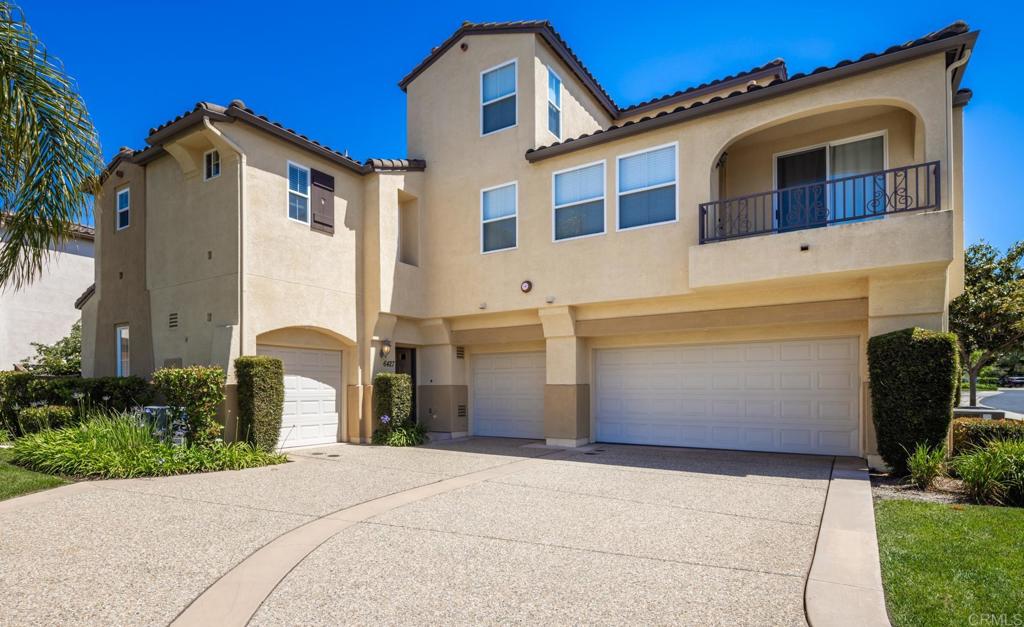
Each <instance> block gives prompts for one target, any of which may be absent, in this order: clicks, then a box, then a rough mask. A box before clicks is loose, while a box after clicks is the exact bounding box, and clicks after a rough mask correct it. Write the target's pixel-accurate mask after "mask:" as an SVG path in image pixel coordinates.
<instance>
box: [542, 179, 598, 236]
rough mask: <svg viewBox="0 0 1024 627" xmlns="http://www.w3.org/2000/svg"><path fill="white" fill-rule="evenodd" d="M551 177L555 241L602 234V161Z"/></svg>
mask: <svg viewBox="0 0 1024 627" xmlns="http://www.w3.org/2000/svg"><path fill="white" fill-rule="evenodd" d="M553 176H554V211H555V216H554V221H555V240H556V241H557V240H563V239H571V238H574V237H583V236H584V235H597V234H598V233H604V161H600V162H598V163H591V164H589V165H585V166H581V167H578V168H573V169H571V170H563V171H561V172H555V174H554V175H553Z"/></svg>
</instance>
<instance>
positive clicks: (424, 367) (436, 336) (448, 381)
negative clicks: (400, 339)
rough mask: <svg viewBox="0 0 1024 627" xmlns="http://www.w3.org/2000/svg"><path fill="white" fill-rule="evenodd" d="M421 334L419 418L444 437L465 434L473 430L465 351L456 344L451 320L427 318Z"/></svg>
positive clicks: (418, 385) (418, 357) (425, 425)
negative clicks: (453, 340) (452, 334)
mask: <svg viewBox="0 0 1024 627" xmlns="http://www.w3.org/2000/svg"><path fill="white" fill-rule="evenodd" d="M420 334H421V337H422V338H423V344H421V345H420V346H419V347H418V348H417V352H416V359H417V381H416V383H417V387H416V394H417V396H416V411H417V416H416V419H417V420H418V421H419V424H421V425H423V426H424V427H425V428H426V429H427V431H429V432H431V433H434V434H440V435H441V437H445V436H450V437H453V438H457V437H462V436H465V435H467V434H468V433H469V414H468V411H467V407H468V404H469V386H468V385H467V382H466V359H465V353H464V352H462V351H460V350H459V347H457V346H454V345H453V344H452V341H451V327H450V325H449V324H448V321H447V320H442V319H432V320H424V321H423V322H422V323H420ZM460 355H462V356H461V357H460Z"/></svg>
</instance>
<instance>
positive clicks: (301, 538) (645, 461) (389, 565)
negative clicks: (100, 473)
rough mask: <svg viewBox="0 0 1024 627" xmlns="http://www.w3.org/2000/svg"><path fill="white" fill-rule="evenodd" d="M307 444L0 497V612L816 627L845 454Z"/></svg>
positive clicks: (278, 620) (125, 618) (33, 619)
mask: <svg viewBox="0 0 1024 627" xmlns="http://www.w3.org/2000/svg"><path fill="white" fill-rule="evenodd" d="M292 458H293V459H294V460H295V462H294V463H290V464H287V465H283V466H275V467H269V468H261V469H255V470H247V471H240V472H226V473H215V474H207V475H191V476H185V477H175V478H165V479H147V480H129V481H109V482H93V483H88V484H77V485H74V486H70V487H69V488H58V489H57V490H55V491H51V492H49V493H42V494H41V495H36V497H27V498H23V499H15V500H13V501H8V502H4V503H0V530H2V532H0V556H2V563H3V568H2V569H0V624H54V623H76V624H118V625H133V624H139V625H143V624H145V625H152V624H168V623H171V622H172V621H175V620H177V621H178V624H181V625H185V624H197V623H202V622H204V621H205V622H206V624H213V623H216V624H244V623H245V622H246V621H250V622H251V624H255V625H295V624H324V625H327V624H353V623H359V624H371V623H372V624H376V623H388V624H398V623H415V624H423V623H445V624H468V623H473V624H481V623H487V624H493V623H498V622H501V623H510V622H517V623H559V624H566V623H602V624H609V623H633V624H635V623H657V624H678V623H696V622H700V623H702V624H724V623H729V624H733V625H735V624H759V625H760V624H766V623H770V624H774V625H781V624H792V625H799V624H805V622H806V618H805V612H804V587H805V582H806V580H807V575H808V571H809V569H810V566H811V561H812V558H813V556H814V551H815V543H816V541H817V538H818V528H819V524H820V521H821V517H822V510H823V506H824V503H825V499H826V495H827V494H828V488H829V478H830V475H831V472H832V465H833V459H832V458H830V457H814V456H799V455H777V454H768V453H738V452H728V451H707V450H696V449H667V448H654V447H636V446H617V445H596V446H592V447H588V448H587V449H584V450H575V451H560V450H555V449H549V448H545V447H541V446H538V445H536V444H532V443H530V442H527V441H521V440H519V441H517V440H500V439H472V440H468V441H462V442H458V441H456V442H450V443H445V444H437V445H432V446H429V447H421V448H415V449H390V448H381V447H365V446H352V445H344V444H339V445H334V446H329V447H324V448H321V449H314V450H303V451H300V452H297V453H293V454H292ZM268 582H270V583H268ZM260 586H264V587H263V588H260ZM204 592H205V593H204ZM254 599H255V601H254Z"/></svg>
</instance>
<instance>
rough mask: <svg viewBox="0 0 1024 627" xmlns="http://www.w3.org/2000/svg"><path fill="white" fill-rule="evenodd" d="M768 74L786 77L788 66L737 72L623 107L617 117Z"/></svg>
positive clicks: (654, 109) (655, 108) (780, 65)
mask: <svg viewBox="0 0 1024 627" xmlns="http://www.w3.org/2000/svg"><path fill="white" fill-rule="evenodd" d="M768 76H779V77H780V78H783V79H785V77H786V66H785V64H781V63H780V64H777V65H772V66H770V67H764V68H760V69H758V70H756V71H754V72H746V73H743V74H737V75H736V76H734V77H732V78H730V79H729V80H724V81H720V82H718V83H712V84H709V85H706V86H704V87H697V88H695V89H691V90H689V91H684V92H681V93H679V94H673V95H671V96H665V97H664V98H657V99H654V100H651V101H650V102H648V103H646V104H642V105H638V106H635V107H626V108H625V109H621V110H620V111H619V116H618V118H617V119H624V118H631V117H633V116H634V115H639V114H641V113H647V112H649V111H656V110H658V109H661V108H663V107H667V106H669V105H673V104H675V103H677V102H682V101H684V100H691V99H693V98H699V97H700V96H705V95H707V94H711V93H714V92H716V91H722V90H723V89H729V88H730V87H735V86H737V85H742V84H745V83H749V82H750V81H756V80H759V79H762V78H765V77H768Z"/></svg>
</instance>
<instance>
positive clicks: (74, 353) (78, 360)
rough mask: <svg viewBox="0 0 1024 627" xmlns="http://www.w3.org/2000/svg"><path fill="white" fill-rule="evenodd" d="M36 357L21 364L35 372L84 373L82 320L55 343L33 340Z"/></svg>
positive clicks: (51, 373)
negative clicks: (42, 342)
mask: <svg viewBox="0 0 1024 627" xmlns="http://www.w3.org/2000/svg"><path fill="white" fill-rule="evenodd" d="M32 348H34V349H36V354H35V356H34V357H29V358H27V359H24V360H22V362H21V365H22V366H24V367H25V368H26V369H27V370H31V371H32V372H33V373H34V374H44V375H51V376H55V377H59V376H66V375H78V374H81V373H82V322H81V321H78V322H76V323H75V324H73V325H72V326H71V331H70V332H69V333H68V334H67V336H65V337H62V338H61V339H59V340H57V341H56V342H54V343H53V344H40V343H38V342H32Z"/></svg>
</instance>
